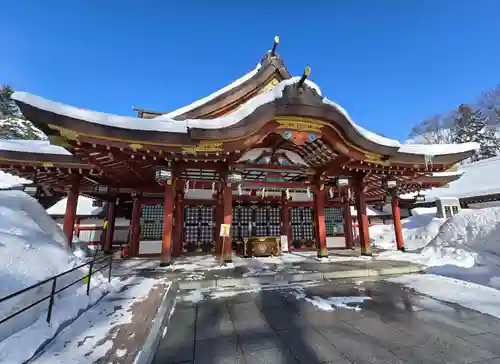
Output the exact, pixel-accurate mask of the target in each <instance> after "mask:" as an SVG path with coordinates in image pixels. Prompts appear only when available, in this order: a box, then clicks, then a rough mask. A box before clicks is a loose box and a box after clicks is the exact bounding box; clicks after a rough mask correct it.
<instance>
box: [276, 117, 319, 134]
mask: <svg viewBox="0 0 500 364" xmlns="http://www.w3.org/2000/svg"><path fill="white" fill-rule="evenodd" d="M276 122H278V124H280V125H279V126H278V129H291V130H297V131H305V132H311V133H319V134H321V129H322V128H323V125H322V124H316V123H311V122H306V121H296V120H286V119H277V120H276Z"/></svg>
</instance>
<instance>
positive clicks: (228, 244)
mask: <svg viewBox="0 0 500 364" xmlns="http://www.w3.org/2000/svg"><path fill="white" fill-rule="evenodd" d="M223 190H224V191H223V193H222V198H223V210H224V219H223V221H224V224H229V225H231V224H232V222H233V190H232V188H231V185H229V186H228V185H226V184H224V187H223ZM232 236H233V227H232V226H231V228H230V229H229V237H226V238H221V239H224V240H221V246H222V259H224V262H226V263H230V262H232V261H233V246H232V245H233V239H232Z"/></svg>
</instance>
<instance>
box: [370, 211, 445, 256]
mask: <svg viewBox="0 0 500 364" xmlns="http://www.w3.org/2000/svg"><path fill="white" fill-rule="evenodd" d="M412 214H413V216H410V217H408V218H406V219H403V220H401V226H402V230H403V241H404V246H405V249H406V250H408V251H416V250H418V249H421V248H423V247H425V246H426V245H427V244H429V242H430V241H431V240H432V239H434V237H435V236H436V235H437V234H438V232H439V228H440V227H441V225H442V224H443V223H444V222H445V221H446V219H440V218H437V217H436V209H435V208H431V209H413V210H412ZM370 239H371V243H372V246H373V247H376V248H380V249H388V250H395V249H396V235H395V233H394V225H392V224H391V225H374V226H370Z"/></svg>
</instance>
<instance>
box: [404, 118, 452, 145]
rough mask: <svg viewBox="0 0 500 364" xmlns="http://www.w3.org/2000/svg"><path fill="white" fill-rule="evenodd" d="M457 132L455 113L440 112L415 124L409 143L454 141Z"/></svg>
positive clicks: (444, 142)
mask: <svg viewBox="0 0 500 364" xmlns="http://www.w3.org/2000/svg"><path fill="white" fill-rule="evenodd" d="M454 133H455V118H454V114H453V113H447V114H438V115H434V116H433V117H430V118H428V119H425V120H424V121H422V122H420V123H418V124H417V125H415V126H414V127H413V128H412V130H411V133H410V135H409V141H408V142H409V143H422V144H446V143H452V142H453V139H454Z"/></svg>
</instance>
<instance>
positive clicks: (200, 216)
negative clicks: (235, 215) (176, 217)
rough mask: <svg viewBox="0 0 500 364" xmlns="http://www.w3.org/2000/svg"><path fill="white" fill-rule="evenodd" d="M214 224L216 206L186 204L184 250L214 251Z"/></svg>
mask: <svg viewBox="0 0 500 364" xmlns="http://www.w3.org/2000/svg"><path fill="white" fill-rule="evenodd" d="M214 226H215V220H214V206H186V207H185V209H184V239H183V248H184V250H185V251H190V252H193V251H195V252H202V251H204V252H209V251H213V248H214Z"/></svg>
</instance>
